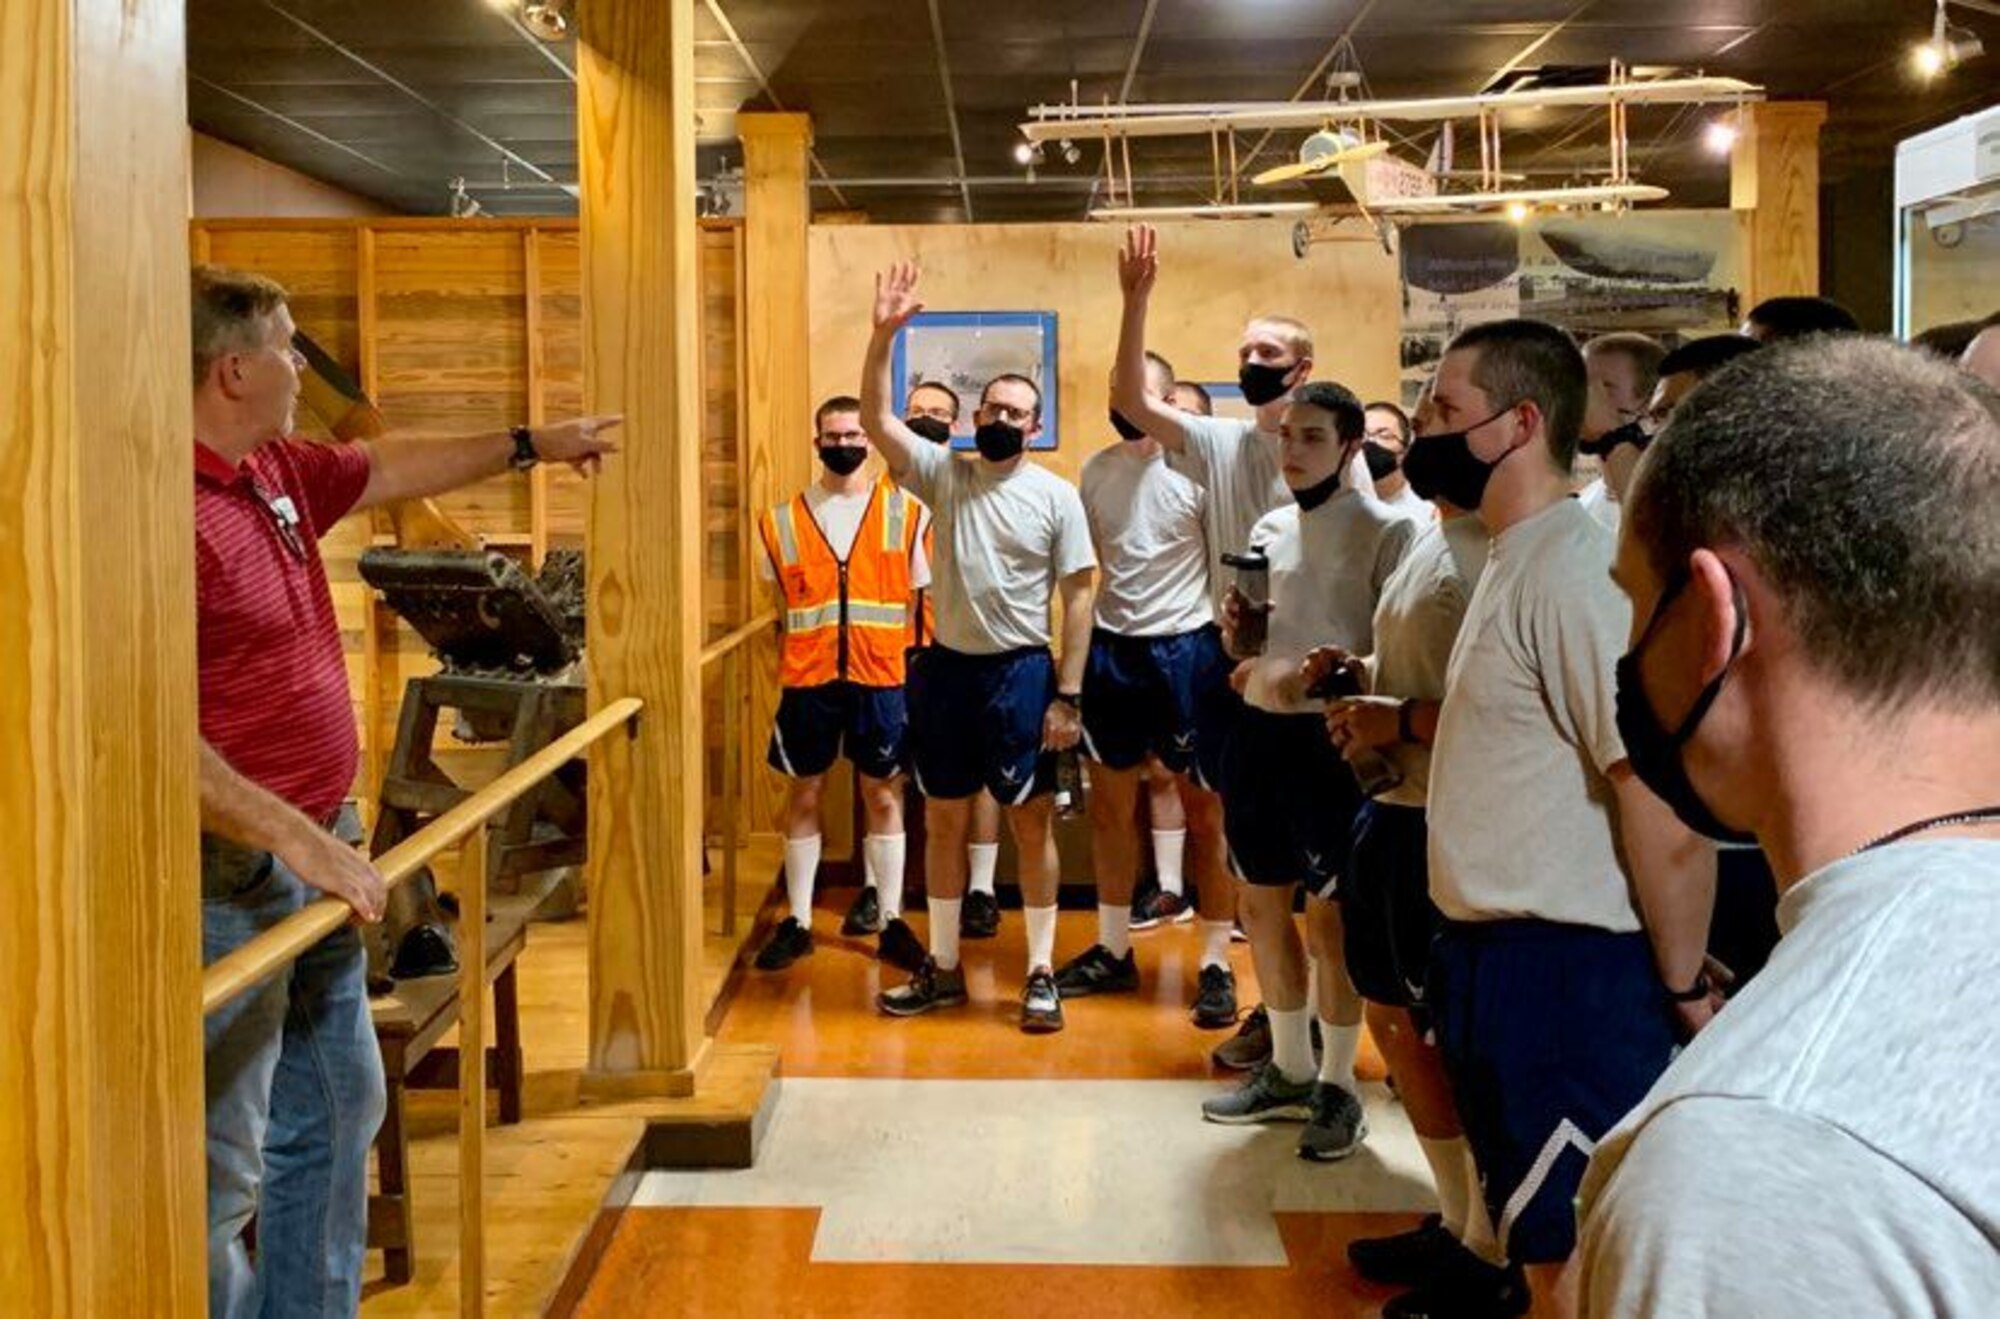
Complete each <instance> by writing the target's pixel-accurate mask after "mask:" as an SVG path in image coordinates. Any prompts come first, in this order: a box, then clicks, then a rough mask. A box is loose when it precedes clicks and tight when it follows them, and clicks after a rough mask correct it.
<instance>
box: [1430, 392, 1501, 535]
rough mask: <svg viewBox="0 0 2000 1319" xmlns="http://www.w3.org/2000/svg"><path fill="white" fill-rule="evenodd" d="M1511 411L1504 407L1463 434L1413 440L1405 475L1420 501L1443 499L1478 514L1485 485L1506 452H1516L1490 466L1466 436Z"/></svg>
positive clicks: (1447, 433) (1450, 433)
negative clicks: (1475, 451)
mask: <svg viewBox="0 0 2000 1319" xmlns="http://www.w3.org/2000/svg"><path fill="white" fill-rule="evenodd" d="M1511 411H1513V408H1512V407H1505V408H1502V409H1500V410H1499V411H1498V412H1496V413H1494V414H1493V415H1492V416H1490V417H1488V418H1487V419H1486V421H1481V422H1475V423H1474V424H1472V425H1470V426H1467V427H1466V428H1465V429H1464V430H1462V431H1441V432H1439V433H1438V434H1436V435H1419V436H1418V437H1417V438H1416V439H1414V440H1412V441H1411V442H1410V451H1409V452H1408V453H1407V454H1404V455H1403V475H1404V476H1406V477H1408V478H1409V481H1410V489H1412V490H1414V491H1416V492H1417V498H1419V499H1442V500H1444V501H1445V502H1446V503H1449V504H1452V505H1455V506H1456V507H1458V508H1462V509H1464V510H1465V511H1466V512H1468V513H1472V512H1476V511H1478V508H1479V501H1480V500H1482V499H1484V498H1485V497H1486V483H1487V482H1488V481H1490V480H1492V479H1493V469H1494V468H1496V467H1498V466H1499V465H1500V464H1501V463H1503V462H1505V461H1506V460H1507V453H1512V452H1514V451H1513V450H1512V449H1509V450H1508V451H1507V453H1503V454H1501V455H1500V456H1499V457H1498V458H1495V459H1494V460H1493V461H1492V462H1490V463H1489V462H1482V461H1480V458H1479V455H1477V454H1475V453H1473V452H1472V441H1471V440H1470V439H1469V438H1467V437H1468V436H1469V435H1470V434H1471V433H1472V432H1473V431H1476V430H1478V429H1479V428H1480V427H1481V426H1484V425H1485V424H1486V422H1488V421H1497V420H1498V419H1500V418H1501V417H1504V416H1506V415H1507V414H1508V413H1509V412H1511Z"/></svg>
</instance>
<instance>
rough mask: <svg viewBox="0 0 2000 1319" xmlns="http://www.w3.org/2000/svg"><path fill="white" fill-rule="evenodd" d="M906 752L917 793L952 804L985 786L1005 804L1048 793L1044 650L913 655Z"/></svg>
mask: <svg viewBox="0 0 2000 1319" xmlns="http://www.w3.org/2000/svg"><path fill="white" fill-rule="evenodd" d="M909 693H910V750H911V765H912V768H913V769H914V771H915V773H916V780H917V790H918V791H919V792H921V793H923V794H924V796H926V797H936V798H938V799H939V800H941V801H955V800H958V799H959V798H962V797H970V796H972V795H973V794H974V793H976V792H978V791H979V790H980V789H981V788H985V789H986V790H987V791H989V792H991V793H992V794H993V796H994V799H995V800H997V801H998V802H999V803H1000V804H1001V805H1002V806H1019V805H1020V804H1021V803H1022V802H1025V801H1027V800H1028V799H1029V798H1030V797H1034V796H1038V795H1039V794H1041V793H1045V792H1051V791H1053V790H1054V789H1055V783H1056V758H1055V755H1054V753H1053V752H1047V751H1044V750H1042V719H1043V717H1044V716H1045V715H1047V714H1048V709H1049V702H1051V701H1053V700H1054V699H1055V695H1056V666H1055V661H1054V660H1052V659H1050V658H1049V652H1048V651H1047V650H1044V649H1042V648H1041V647H1029V648H1025V649H1022V650H1010V651H1004V652H1002V653H1001V654H998V655H968V654H965V653H964V652H963V651H957V650H951V649H949V648H947V647H945V646H929V647H926V648H925V649H924V650H923V651H922V652H921V653H919V654H916V655H913V656H911V659H910V676H909Z"/></svg>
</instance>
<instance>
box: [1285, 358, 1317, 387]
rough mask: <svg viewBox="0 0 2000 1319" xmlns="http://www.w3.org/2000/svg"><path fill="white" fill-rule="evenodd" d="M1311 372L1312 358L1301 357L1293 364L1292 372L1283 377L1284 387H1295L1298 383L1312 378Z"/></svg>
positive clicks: (1300, 383) (1301, 383)
mask: <svg viewBox="0 0 2000 1319" xmlns="http://www.w3.org/2000/svg"><path fill="white" fill-rule="evenodd" d="M1312 373H1313V360H1312V358H1311V357H1309V356H1308V357H1301V358H1300V359H1299V360H1298V362H1297V363H1296V364H1294V365H1293V367H1292V373H1291V374H1290V375H1289V376H1286V377H1285V388H1287V389H1297V388H1298V387H1299V386H1300V385H1303V384H1304V383H1305V382H1306V381H1307V380H1309V379H1311V378H1312Z"/></svg>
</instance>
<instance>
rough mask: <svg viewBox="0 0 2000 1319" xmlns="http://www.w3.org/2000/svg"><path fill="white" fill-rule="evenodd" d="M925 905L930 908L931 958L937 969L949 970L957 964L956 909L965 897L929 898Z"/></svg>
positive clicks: (962, 904) (963, 901) (963, 903)
mask: <svg viewBox="0 0 2000 1319" xmlns="http://www.w3.org/2000/svg"><path fill="white" fill-rule="evenodd" d="M926 905H927V906H929V907H930V909H931V959H932V960H933V961H935V962H936V963H937V964H938V970H940V971H949V970H951V969H952V968H954V967H956V966H957V965H958V909H959V908H960V907H962V906H964V905H965V899H963V898H929V899H926Z"/></svg>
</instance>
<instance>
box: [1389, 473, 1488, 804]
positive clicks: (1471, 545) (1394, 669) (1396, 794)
mask: <svg viewBox="0 0 2000 1319" xmlns="http://www.w3.org/2000/svg"><path fill="white" fill-rule="evenodd" d="M1391 507H1394V505H1393V504H1392V505H1391ZM1487 540H1488V537H1487V534H1486V524H1485V523H1483V522H1481V521H1480V520H1479V519H1478V518H1477V517H1475V516H1474V515H1472V514H1470V513H1463V514H1460V515H1458V516H1456V517H1453V518H1451V519H1449V520H1447V521H1443V522H1438V523H1432V524H1429V525H1427V526H1424V527H1423V528H1422V529H1421V530H1420V531H1419V532H1418V534H1417V539H1416V543H1415V544H1413V545H1412V546H1410V552H1409V554H1408V555H1407V556H1405V558H1404V559H1403V566H1402V567H1400V568H1398V569H1396V575H1395V576H1393V577H1391V578H1390V579H1389V581H1388V584H1387V585H1385V586H1384V587H1383V588H1382V600H1381V603H1379V604H1377V605H1376V606H1375V654H1374V655H1373V656H1372V657H1371V658H1370V660H1369V664H1368V667H1369V671H1370V674H1371V676H1372V679H1373V681H1372V684H1371V688H1370V689H1371V690H1372V691H1373V692H1374V693H1375V694H1376V695H1379V696H1396V697H1402V698H1406V699H1411V698H1413V699H1416V700H1420V701H1437V700H1442V699H1443V698H1444V687H1445V671H1446V669H1447V668H1448V667H1449V665H1450V663H1451V651H1452V646H1453V644H1454V643H1455V642H1456V641H1457V640H1458V629H1459V625H1460V624H1462V623H1463V622H1464V621H1465V608H1466V605H1467V604H1469V603H1470V602H1471V600H1472V592H1473V588H1474V587H1475V586H1477V585H1478V583H1479V575H1480V573H1481V572H1482V571H1484V570H1485V567H1486V545H1487ZM1385 754H1386V755H1387V756H1388V757H1389V759H1390V760H1391V761H1393V762H1394V763H1395V766H1396V768H1397V769H1398V770H1399V771H1401V773H1402V776H1403V781H1402V782H1401V783H1399V784H1397V785H1396V786H1395V787H1394V788H1391V789H1390V790H1389V791H1387V792H1385V793H1383V794H1382V797H1381V800H1382V801H1383V802H1384V803H1386V804H1388V805H1390V806H1415V807H1419V808H1421V807H1422V806H1423V805H1424V803H1425V800H1426V797H1427V795H1428V792H1429V789H1430V779H1431V752H1430V748H1429V747H1427V746H1424V745H1422V744H1421V743H1407V742H1399V743H1397V744H1396V745H1395V746H1392V747H1390V748H1388V750H1387V752H1386V753H1385Z"/></svg>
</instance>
